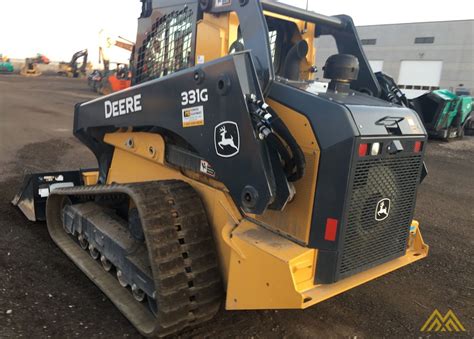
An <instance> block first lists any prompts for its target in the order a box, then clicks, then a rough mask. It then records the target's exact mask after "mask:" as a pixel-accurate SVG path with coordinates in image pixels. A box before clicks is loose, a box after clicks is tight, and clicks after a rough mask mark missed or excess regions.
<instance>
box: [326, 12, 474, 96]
mask: <svg viewBox="0 0 474 339" xmlns="http://www.w3.org/2000/svg"><path fill="white" fill-rule="evenodd" d="M357 30H358V33H359V36H360V39H361V43H362V45H363V46H364V50H365V52H366V54H367V57H368V59H369V62H370V64H371V66H372V69H373V70H374V72H377V71H383V72H384V73H386V74H388V75H390V76H391V77H393V79H394V80H395V81H396V82H397V83H398V85H399V86H400V88H401V89H402V91H404V92H405V94H406V95H407V97H408V98H414V97H416V96H419V95H421V94H423V93H426V92H428V91H432V90H435V89H439V88H445V89H449V90H451V91H453V92H457V93H458V94H471V95H472V94H474V53H473V51H474V20H459V21H440V22H419V23H403V24H387V25H373V26H359V27H357ZM317 46H318V47H319V49H318V60H317V65H318V69H319V71H318V73H317V74H319V75H320V77H322V67H323V66H324V62H325V61H326V59H327V57H329V56H330V55H332V54H334V53H335V43H334V41H332V40H331V39H330V38H328V37H327V36H326V37H322V38H319V39H317Z"/></svg>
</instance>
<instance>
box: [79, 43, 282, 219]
mask: <svg viewBox="0 0 474 339" xmlns="http://www.w3.org/2000/svg"><path fill="white" fill-rule="evenodd" d="M249 95H255V96H256V97H258V98H262V94H261V91H260V87H259V83H258V81H257V76H256V73H255V70H254V67H253V64H252V60H251V57H250V53H249V52H243V53H240V54H235V55H232V56H228V57H226V58H222V59H219V60H216V61H214V62H210V63H208V64H205V65H203V66H202V67H195V68H189V69H186V70H183V71H181V72H178V73H176V74H173V75H171V76H169V77H167V78H165V79H156V80H153V81H149V82H146V83H144V84H141V85H138V86H135V87H133V88H130V89H128V90H125V91H122V92H120V93H117V94H114V95H110V96H107V97H102V98H99V99H96V100H94V101H91V102H87V103H84V104H80V105H78V106H77V107H76V112H75V119H74V134H75V135H76V136H77V137H78V138H79V139H80V140H81V141H82V142H83V143H84V144H86V145H87V146H88V147H89V148H90V149H91V150H92V151H93V152H94V153H95V155H96V157H97V159H98V163H99V169H100V178H99V182H100V183H106V182H107V173H108V171H109V168H110V163H111V161H112V156H113V149H112V148H111V147H109V146H108V145H106V144H104V143H102V142H100V141H102V140H103V138H104V135H105V134H106V133H110V132H114V131H117V130H118V129H120V128H128V127H132V128H133V131H142V132H143V131H147V132H152V133H153V132H154V133H160V134H162V135H164V136H166V137H167V138H168V139H169V140H170V144H174V145H175V146H180V149H182V150H187V152H184V151H182V152H181V154H180V155H179V157H181V158H183V157H184V158H186V157H188V158H190V159H189V161H188V163H189V162H191V163H194V164H195V168H192V169H195V170H196V171H197V172H199V165H200V161H206V162H208V163H209V164H210V165H211V166H212V168H213V169H214V170H215V173H216V175H215V177H216V179H217V180H219V181H221V182H222V183H224V184H225V186H226V187H227V189H228V190H229V192H230V194H231V196H232V198H233V200H234V201H235V203H236V204H237V205H238V206H240V207H242V208H243V209H244V210H246V211H247V212H251V213H257V214H261V213H262V212H263V211H264V210H265V209H266V208H267V207H268V205H270V204H271V203H272V202H273V201H274V200H275V196H276V191H277V190H276V187H275V185H276V184H275V178H274V177H275V172H277V171H278V168H276V169H275V168H274V166H272V165H271V162H270V158H269V153H268V149H267V147H266V145H265V143H264V142H262V141H261V140H259V139H258V138H257V136H256V133H255V131H254V127H253V125H252V121H251V116H250V112H249V108H248V107H247V104H246V100H245V97H247V96H249ZM184 100H186V101H184ZM158 102H159V103H160V104H159V105H157V103H158ZM188 111H189V112H191V111H193V112H195V113H193V114H197V116H198V119H199V120H197V123H198V124H200V126H193V127H192V128H186V127H189V126H187V122H188V120H189V119H188V118H187V117H186V116H185V115H186V114H188ZM170 112H175V114H170ZM196 112H197V113H196ZM224 123H230V124H234V125H235V126H236V128H237V133H234V134H233V138H234V143H235V144H234V146H235V147H237V148H236V152H235V153H236V154H235V156H233V157H232V166H230V163H229V161H228V160H229V159H228V157H226V156H225V155H224V156H222V155H219V152H216V149H217V148H223V145H219V138H221V135H220V131H219V128H220V127H219V126H224V125H223V124H224ZM227 132H230V131H227ZM227 136H228V135H227ZM98 141H99V142H98ZM178 149H179V148H178ZM189 153H191V154H193V156H189V155H187V154H189ZM183 161H184V160H183ZM176 165H179V164H176ZM239 173H246V175H245V176H240V175H239ZM277 174H279V173H278V172H277ZM287 195H288V193H287ZM287 198H288V197H286V199H287Z"/></svg>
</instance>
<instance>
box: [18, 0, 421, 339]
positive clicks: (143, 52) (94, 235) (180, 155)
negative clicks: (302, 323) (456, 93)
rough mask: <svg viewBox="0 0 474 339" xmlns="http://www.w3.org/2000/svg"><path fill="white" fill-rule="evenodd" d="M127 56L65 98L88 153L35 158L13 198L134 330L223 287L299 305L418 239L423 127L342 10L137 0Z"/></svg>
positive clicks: (228, 300)
mask: <svg viewBox="0 0 474 339" xmlns="http://www.w3.org/2000/svg"><path fill="white" fill-rule="evenodd" d="M325 35H330V36H332V37H334V39H335V41H336V43H337V47H338V54H336V55H333V56H331V57H330V58H329V59H328V60H327V61H326V66H325V67H324V77H325V78H326V79H327V82H328V83H326V84H327V86H323V85H321V84H320V83H318V82H317V81H315V80H313V79H314V78H315V74H314V73H315V71H316V68H315V66H314V63H315V57H316V51H317V50H316V46H315V37H319V36H325ZM133 65H134V67H133V77H132V82H133V83H132V86H131V87H130V88H128V89H126V90H123V91H120V92H117V93H114V94H111V95H108V96H105V97H100V98H97V99H95V100H92V101H89V102H84V103H80V104H77V105H76V107H75V113H74V135H75V136H76V137H77V138H78V139H79V140H80V141H81V142H82V143H83V144H84V145H85V146H87V147H88V148H89V149H90V150H91V151H92V152H93V153H94V154H95V156H96V158H97V162H98V168H97V169H90V170H73V171H58V172H54V173H37V174H32V175H30V176H28V177H27V178H26V179H25V181H24V186H23V187H22V189H21V190H20V192H19V194H18V195H17V196H16V197H15V199H14V200H13V203H14V204H15V205H17V206H18V207H19V208H21V210H22V211H23V212H24V213H25V214H26V216H27V217H28V218H29V219H31V220H46V222H47V226H48V230H49V233H50V235H51V237H52V239H53V241H54V242H55V243H56V244H57V245H58V246H59V248H61V250H62V251H63V252H64V253H65V254H66V255H67V256H68V257H69V258H70V259H71V261H73V262H74V263H75V264H76V265H77V266H78V267H79V268H80V269H81V270H82V271H83V272H84V274H86V275H87V276H88V277H89V278H90V279H91V280H92V282H93V283H95V284H96V285H97V286H98V287H99V288H100V289H101V290H102V291H103V292H104V293H105V294H106V295H107V296H108V297H109V298H110V300H111V301H112V302H113V303H114V304H115V305H116V306H117V308H118V309H119V310H120V311H121V312H122V313H123V314H124V315H125V316H126V317H127V318H128V319H129V321H130V322H131V323H132V324H133V325H134V326H135V327H136V328H137V330H138V331H139V332H140V333H141V334H142V335H144V336H160V337H162V336H166V335H171V334H176V333H179V332H181V331H183V330H185V329H188V328H191V327H194V326H198V325H199V324H201V323H202V322H204V321H207V320H209V319H211V318H212V317H213V316H214V315H215V314H216V312H217V311H218V310H219V307H220V304H221V303H222V302H224V303H225V308H226V309H227V310H257V309H305V308H308V307H310V306H312V305H314V304H316V303H319V302H322V301H324V300H326V299H329V298H331V297H333V296H335V295H337V294H340V293H342V292H344V291H347V290H350V289H352V288H354V287H356V286H359V285H361V284H364V283H366V282H368V281H370V280H373V279H376V278H378V277H380V276H382V275H384V274H387V273H389V272H391V271H394V270H397V269H399V268H401V267H403V266H405V265H408V264H411V263H413V262H415V261H417V260H420V259H422V258H424V257H426V256H427V254H428V246H427V245H426V244H425V243H424V241H423V238H422V236H421V232H420V229H419V224H418V222H416V221H413V220H412V218H413V213H414V208H415V200H416V192H417V188H418V186H419V185H420V183H421V181H422V180H423V178H424V176H425V175H426V169H425V166H424V162H423V158H424V151H425V145H426V142H427V134H426V131H425V129H424V128H423V124H422V122H421V121H420V119H419V117H418V115H417V114H416V112H414V111H413V110H411V109H409V108H406V107H401V106H397V105H394V104H391V103H388V102H387V101H384V100H381V99H380V98H379V97H380V95H381V89H380V85H379V83H378V82H377V79H376V78H375V76H374V74H373V72H372V70H371V68H370V66H369V63H368V60H367V58H366V56H365V54H364V51H363V49H362V46H361V43H360V40H359V38H358V35H357V32H356V29H355V26H354V24H353V21H352V20H351V18H350V17H348V16H344V15H342V16H325V15H321V14H317V13H314V12H310V11H305V10H301V9H299V8H295V7H292V6H289V5H285V4H281V3H277V2H272V1H268V0H216V1H210V0H200V1H196V0H186V1H185V0H173V1H164V0H163V1H159V0H153V1H152V0H142V13H141V16H140V18H139V19H138V35H137V40H136V48H135V53H134V58H133ZM412 279H413V283H416V277H412ZM407 293H409V291H408V292H407Z"/></svg>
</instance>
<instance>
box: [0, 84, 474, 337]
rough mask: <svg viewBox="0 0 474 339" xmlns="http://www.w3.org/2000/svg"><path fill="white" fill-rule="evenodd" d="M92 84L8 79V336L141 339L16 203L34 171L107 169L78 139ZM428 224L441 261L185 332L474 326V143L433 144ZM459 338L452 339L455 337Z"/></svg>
mask: <svg viewBox="0 0 474 339" xmlns="http://www.w3.org/2000/svg"><path fill="white" fill-rule="evenodd" d="M94 97H95V94H94V93H92V92H91V91H90V90H89V89H88V87H87V84H86V82H85V81H84V80H78V79H66V78H57V77H46V76H44V77H39V78H22V77H19V76H16V75H4V76H2V75H0V337H2V338H3V337H21V336H23V337H57V338H64V337H93V338H95V337H140V336H139V335H138V333H137V332H136V331H135V329H134V328H133V327H132V326H131V325H130V324H129V323H128V321H127V320H126V319H125V318H124V317H123V316H122V315H121V313H120V312H119V311H118V310H117V309H116V308H115V307H114V306H113V305H112V303H110V302H109V301H108V300H107V299H106V298H105V297H104V295H103V294H102V293H101V292H100V291H99V289H98V288H96V287H95V286H94V285H93V284H92V283H91V282H90V281H89V280H88V278H86V277H85V276H84V275H83V274H82V273H81V272H80V271H79V269H77V268H76V267H75V266H74V264H73V263H72V262H70V261H69V260H68V259H67V258H66V256H65V255H63V254H62V252H61V251H60V250H59V249H58V248H57V247H56V246H55V245H54V244H53V242H52V241H51V240H50V238H49V235H48V232H47V230H46V227H45V224H42V223H30V222H28V221H27V220H26V219H25V218H24V217H23V215H22V214H21V213H20V212H19V211H18V210H17V209H16V208H14V207H13V206H11V205H10V200H11V199H12V197H13V196H14V194H15V193H16V189H17V188H18V186H19V184H20V181H21V177H22V175H23V173H24V172H25V171H48V170H58V169H76V168H79V167H83V168H86V167H91V166H95V160H94V158H93V156H92V154H91V153H90V152H89V151H88V150H87V149H86V148H85V147H84V146H82V145H81V144H80V143H79V142H78V141H76V140H75V139H74V138H73V137H72V133H71V128H72V119H73V107H74V104H75V103H77V102H80V101H86V100H88V99H91V98H94ZM426 162H427V165H428V169H429V172H430V173H429V177H428V178H427V179H426V181H425V182H424V183H423V185H422V186H421V187H420V189H419V193H418V203H417V208H416V218H417V219H418V220H419V221H420V223H421V229H422V232H423V236H424V238H425V241H426V242H427V243H428V244H429V245H430V246H431V249H430V256H429V257H428V258H427V259H425V260H423V261H420V262H418V263H415V264H413V265H411V266H409V267H404V268H402V269H400V270H398V271H396V272H393V273H391V274H389V275H387V276H384V277H382V278H380V279H377V280H375V281H372V282H370V283H367V284H365V285H363V286H361V287H358V288H355V289H353V290H351V291H349V292H346V293H344V294H342V295H340V296H337V297H335V298H332V299H330V300H328V301H325V302H323V303H320V304H318V305H315V306H313V307H312V308H310V309H308V310H305V311H300V310H289V311H258V312H257V311H238V312H237V311H233V312H226V311H224V310H222V311H221V312H220V313H219V314H218V316H217V317H216V319H215V320H214V321H212V322H211V323H208V324H205V325H204V326H202V327H200V328H198V329H195V330H193V331H191V332H187V333H183V334H182V335H181V336H182V337H254V338H268V337H286V338H308V337H319V338H327V337H342V336H344V337H349V336H357V337H420V336H424V334H423V333H420V327H421V326H422V325H423V323H424V322H425V320H426V319H427V318H428V316H429V315H430V314H431V313H432V312H433V310H434V309H436V308H437V309H439V310H440V312H441V313H443V314H444V313H446V312H447V310H448V309H452V310H453V311H454V312H455V314H456V315H457V316H458V318H459V319H460V321H461V322H462V323H463V324H464V327H465V328H466V330H467V331H468V332H466V333H463V335H465V336H466V337H471V338H472V337H473V333H474V332H473V331H474V297H473V294H474V265H473V264H474V232H473V227H474V138H473V137H466V138H465V139H464V140H461V141H452V142H449V143H445V142H430V143H429V145H428V150H427V159H426ZM450 335H451V334H450Z"/></svg>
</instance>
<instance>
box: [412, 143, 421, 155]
mask: <svg viewBox="0 0 474 339" xmlns="http://www.w3.org/2000/svg"><path fill="white" fill-rule="evenodd" d="M422 149H423V141H415V146H414V147H413V152H415V153H420V152H421V150H422Z"/></svg>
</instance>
